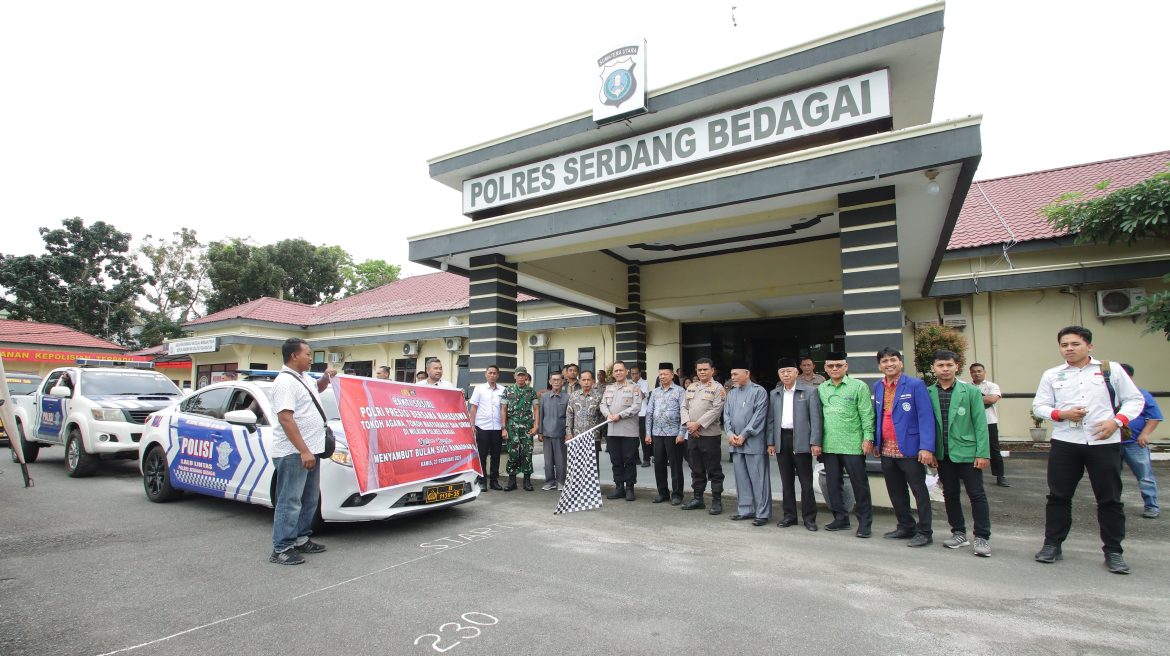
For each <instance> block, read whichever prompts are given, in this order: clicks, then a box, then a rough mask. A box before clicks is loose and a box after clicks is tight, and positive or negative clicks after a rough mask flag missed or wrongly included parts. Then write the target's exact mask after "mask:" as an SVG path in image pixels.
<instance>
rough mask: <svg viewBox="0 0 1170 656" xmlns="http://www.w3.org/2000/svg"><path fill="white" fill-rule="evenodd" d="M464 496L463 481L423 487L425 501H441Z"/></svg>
mask: <svg viewBox="0 0 1170 656" xmlns="http://www.w3.org/2000/svg"><path fill="white" fill-rule="evenodd" d="M461 496H463V484H462V483H448V484H446V485H432V486H430V487H427V488H423V503H440V502H442V501H450V500H451V499H458V498H459V497H461Z"/></svg>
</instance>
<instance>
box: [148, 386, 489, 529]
mask: <svg viewBox="0 0 1170 656" xmlns="http://www.w3.org/2000/svg"><path fill="white" fill-rule="evenodd" d="M239 373H240V374H241V375H242V378H243V379H242V380H238V381H226V382H222V383H216V384H214V385H210V386H208V387H204V388H203V389H200V390H197V391H195V392H194V393H192V394H191V395H190V396H188V397H187V398H185V399H183V400H182V401H181V402H179V403H178V404H176V405H174V406H172V407H170V408H167V409H165V410H161V411H159V412H156V413H154V414H152V415H151V416H150V418H149V419H148V420H147V422H146V424H147V425H146V434H145V435H144V436H143V437H142V441H141V442H140V443H139V463H140V467H141V470H142V483H143V487H144V488H145V490H146V497H147V498H148V499H150V500H151V501H154V502H157V503H161V502H164V501H170V500H172V499H175V498H177V497H178V496H179V495H180V494H181V493H182V492H183V491H189V492H195V493H198V494H206V495H209V496H214V497H223V498H225V499H233V500H236V501H243V502H245V503H255V504H260V505H263V506H268V507H272V504H273V498H274V496H275V490H276V478H275V476H274V472H275V470H274V468H273V465H272V461H271V459H270V457H269V454H270V453H272V428H271V427H272V426H273V425H274V424H275V423H276V413H274V412H273V411H272V405H271V394H272V379H273V378H274V377H275V375H276V373H278V372H267V371H266V372H259V371H240V372H239ZM321 405H322V407H323V408H324V410H325V415H326V417H327V418H328V419H329V426H330V427H331V428H332V429H333V433H334V435H335V436H336V437H337V449H336V452H335V453H334V454H333V457H332V458H330V459H328V460H322V461H321V465H320V466H321V504H320V507H319V508H318V523H319V522H320V521H325V522H356V521H367V520H378V519H389V518H391V517H395V516H398V515H405V514H413V513H417V512H425V511H427V510H432V509H436V508H446V507H450V506H454V505H458V504H461V503H466V502H468V501H472V500H474V499H475V498H476V497H477V496H479V493H480V489H479V486H478V485H475V477H476V474H475V473H473V472H465V473H461V474H456V475H454V476H445V477H442V478H437V479H433V480H427V481H420V482H417V483H411V484H407V485H400V486H396V487H393V488H386V489H381V490H374V491H372V492H368V493H367V494H364V495H363V494H360V493H359V492H358V486H357V477H356V476H355V475H354V471H353V463H351V462H350V459H349V449H348V446H347V445H346V442H345V435H344V433H343V431H342V427H341V418H340V415H339V414H338V410H337V402H336V400H335V399H334V398H333V391H332V390H331V389H326V390H325V392H323V393H322V394H321ZM436 490H438V491H439V492H441V494H434V493H433V492H435V491H436ZM428 492H432V493H431V494H428ZM439 499H442V500H439Z"/></svg>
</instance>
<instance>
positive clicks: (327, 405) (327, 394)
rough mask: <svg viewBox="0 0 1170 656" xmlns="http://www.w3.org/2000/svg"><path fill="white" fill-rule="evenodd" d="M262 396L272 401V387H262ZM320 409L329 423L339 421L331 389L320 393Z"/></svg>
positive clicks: (339, 414) (339, 416) (338, 411)
mask: <svg viewBox="0 0 1170 656" xmlns="http://www.w3.org/2000/svg"><path fill="white" fill-rule="evenodd" d="M264 394H265V396H267V397H268V400H269V401H270V402H271V401H272V385H265V386H264ZM321 409H322V410H324V411H325V418H326V419H328V420H330V421H340V420H341V411H340V410H338V409H337V399H336V398H334V397H333V388H331V387H327V388H325V391H324V392H321Z"/></svg>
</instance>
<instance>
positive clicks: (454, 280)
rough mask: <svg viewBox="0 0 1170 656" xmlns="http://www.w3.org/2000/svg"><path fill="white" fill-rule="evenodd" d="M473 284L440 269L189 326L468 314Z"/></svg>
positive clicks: (250, 306)
mask: <svg viewBox="0 0 1170 656" xmlns="http://www.w3.org/2000/svg"><path fill="white" fill-rule="evenodd" d="M469 288H470V285H469V284H468V281H467V278H464V277H463V276H461V275H458V274H455V273H448V272H445V271H440V272H438V273H428V274H425V275H421V276H411V277H410V278H403V279H402V280H396V281H394V282H392V283H388V284H385V285H382V286H381V287H376V288H374V289H371V290H369V291H367V292H362V293H361V294H354V295H353V296H350V297H349V298H343V299H341V300H339V301H334V302H333V303H326V304H325V305H320V306H313V305H305V304H303V303H293V302H291V301H280V300H277V299H275V298H268V297H264V298H258V299H256V300H254V301H249V302H248V303H244V304H243V305H237V306H236V307H233V308H228V309H226V310H221V311H219V312H216V313H214V314H209V315H207V316H205V317H200V318H198V319H195V320H193V321H189V322H187V324H185V325H188V326H192V325H199V324H205V323H211V322H213V321H224V320H228V319H252V320H255V321H273V322H277V323H286V324H293V325H297V326H316V325H321V324H328V323H340V322H343V321H358V320H361V319H380V318H383V317H401V316H406V315H411V314H422V313H426V312H446V311H453V310H463V309H466V308H467V307H468V305H469V304H470V302H469V296H470V291H469ZM516 300H517V301H521V302H524V301H535V300H537V299H536V297H533V296H529V295H527V294H517V295H516Z"/></svg>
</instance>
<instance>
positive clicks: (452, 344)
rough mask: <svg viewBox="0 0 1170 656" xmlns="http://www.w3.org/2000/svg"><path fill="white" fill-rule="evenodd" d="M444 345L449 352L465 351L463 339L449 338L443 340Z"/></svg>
mask: <svg viewBox="0 0 1170 656" xmlns="http://www.w3.org/2000/svg"><path fill="white" fill-rule="evenodd" d="M443 345H444V346H446V347H447V350H448V351H455V352H457V351H460V350H462V349H463V338H462V337H448V338H447V339H445V340H443Z"/></svg>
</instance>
